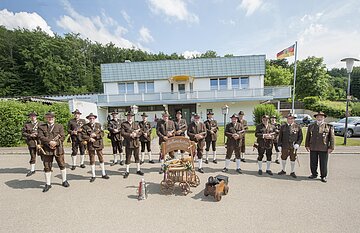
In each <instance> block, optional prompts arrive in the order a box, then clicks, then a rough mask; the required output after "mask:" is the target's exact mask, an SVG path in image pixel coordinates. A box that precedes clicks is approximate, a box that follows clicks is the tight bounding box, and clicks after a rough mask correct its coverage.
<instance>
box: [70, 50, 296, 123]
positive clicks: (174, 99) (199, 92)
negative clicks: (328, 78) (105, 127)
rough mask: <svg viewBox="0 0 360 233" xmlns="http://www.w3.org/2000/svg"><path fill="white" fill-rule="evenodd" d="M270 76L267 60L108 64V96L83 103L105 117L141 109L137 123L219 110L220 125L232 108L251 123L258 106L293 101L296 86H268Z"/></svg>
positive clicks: (105, 72)
mask: <svg viewBox="0 0 360 233" xmlns="http://www.w3.org/2000/svg"><path fill="white" fill-rule="evenodd" d="M264 75H265V55H251V56H234V57H218V58H198V59H185V60H162V61H145V62H125V63H112V64H102V65H101V80H102V83H103V85H104V93H103V94H99V95H92V96H90V97H89V98H88V99H86V98H85V97H82V101H89V102H94V103H96V105H97V108H98V109H97V110H98V113H99V115H101V116H102V117H101V118H104V117H103V116H106V115H107V114H108V113H110V112H112V111H118V112H125V111H127V110H129V108H130V106H132V105H137V106H138V107H139V110H138V114H137V116H136V120H140V119H141V117H140V115H141V114H142V112H146V113H147V114H148V115H149V120H155V118H160V117H161V113H162V112H163V111H164V110H168V111H169V112H170V114H171V116H172V117H174V116H175V112H176V111H178V110H181V111H182V112H183V117H184V118H185V119H186V120H187V121H188V122H190V119H191V115H192V114H193V113H195V112H196V113H198V114H200V116H201V118H202V120H206V113H207V112H208V111H213V112H214V113H215V116H214V117H215V119H216V120H218V122H219V123H220V124H223V122H224V115H222V110H221V108H222V107H223V106H225V105H227V106H229V115H230V114H232V113H238V112H239V111H240V110H242V111H243V112H245V119H246V120H247V121H248V122H249V123H250V124H251V123H252V122H253V116H252V111H253V108H254V106H255V105H257V104H259V103H262V102H265V101H269V100H274V99H286V98H289V97H291V87H290V86H284V87H264ZM67 98H68V97H67ZM68 99H69V98H68ZM72 99H78V98H77V97H76V96H73V97H72ZM73 103H74V102H73ZM73 105H74V104H73ZM71 108H76V107H75V106H72V107H71ZM228 117H229V116H226V118H228ZM99 121H100V122H101V123H103V121H106V119H99ZM226 121H227V122H228V119H227V120H226Z"/></svg>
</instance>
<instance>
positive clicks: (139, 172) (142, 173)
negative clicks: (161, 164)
mask: <svg viewBox="0 0 360 233" xmlns="http://www.w3.org/2000/svg"><path fill="white" fill-rule="evenodd" d="M136 174H138V175H140V176H143V175H144V172H142V171H140V170H139V171H137V172H136Z"/></svg>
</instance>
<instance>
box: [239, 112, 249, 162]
mask: <svg viewBox="0 0 360 233" xmlns="http://www.w3.org/2000/svg"><path fill="white" fill-rule="evenodd" d="M244 115H245V113H244V112H243V111H240V112H239V123H240V124H241V126H242V128H243V130H244V132H243V133H242V138H241V145H240V148H241V151H240V158H241V162H244V163H245V162H246V160H245V136H246V135H245V133H246V130H248V128H249V127H248V124H247V121H246V120H245V119H244Z"/></svg>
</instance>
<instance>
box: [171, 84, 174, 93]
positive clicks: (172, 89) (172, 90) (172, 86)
mask: <svg viewBox="0 0 360 233" xmlns="http://www.w3.org/2000/svg"><path fill="white" fill-rule="evenodd" d="M171 93H174V84H173V83H172V84H171Z"/></svg>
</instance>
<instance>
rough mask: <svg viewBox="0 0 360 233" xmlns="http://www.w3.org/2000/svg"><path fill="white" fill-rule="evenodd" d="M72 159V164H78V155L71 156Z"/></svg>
mask: <svg viewBox="0 0 360 233" xmlns="http://www.w3.org/2000/svg"><path fill="white" fill-rule="evenodd" d="M71 159H72V165H73V166H76V155H74V156H71Z"/></svg>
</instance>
